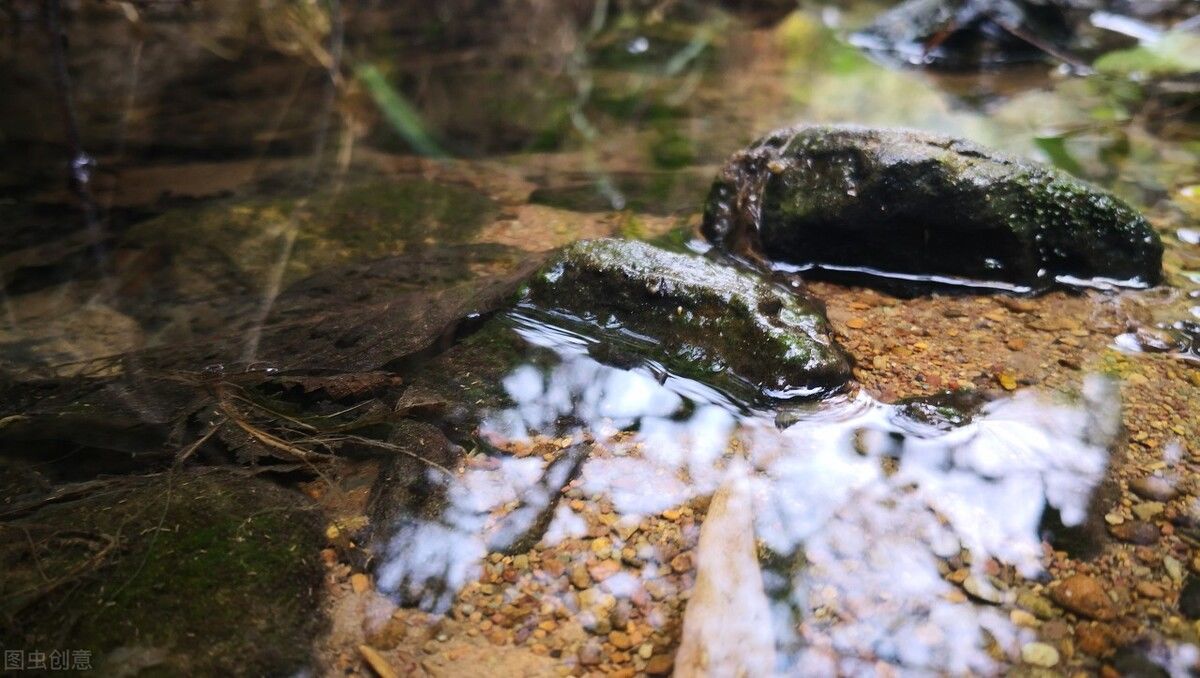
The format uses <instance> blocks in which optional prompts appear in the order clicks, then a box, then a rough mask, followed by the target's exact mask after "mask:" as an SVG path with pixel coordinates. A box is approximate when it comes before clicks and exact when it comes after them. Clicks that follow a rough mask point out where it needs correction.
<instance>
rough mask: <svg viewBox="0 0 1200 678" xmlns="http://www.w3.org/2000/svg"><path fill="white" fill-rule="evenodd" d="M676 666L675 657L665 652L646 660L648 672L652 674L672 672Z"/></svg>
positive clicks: (658, 674) (659, 674) (660, 674)
mask: <svg viewBox="0 0 1200 678" xmlns="http://www.w3.org/2000/svg"><path fill="white" fill-rule="evenodd" d="M674 666H675V658H674V657H670V656H668V655H665V654H660V655H655V656H653V657H651V658H650V661H648V662H646V673H648V674H650V675H652V676H663V675H666V674H668V673H670V672H671V669H672V668H673V667H674Z"/></svg>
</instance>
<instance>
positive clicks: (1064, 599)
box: [1050, 574, 1117, 621]
mask: <svg viewBox="0 0 1200 678" xmlns="http://www.w3.org/2000/svg"><path fill="white" fill-rule="evenodd" d="M1105 589H1106V587H1105V585H1104V584H1102V583H1101V582H1100V580H1098V579H1096V578H1095V577H1089V576H1088V575H1086V574H1075V575H1071V576H1070V577H1067V578H1066V579H1064V580H1063V582H1062V583H1061V584H1059V585H1058V586H1057V587H1055V588H1054V589H1052V590H1051V591H1050V597H1051V598H1052V599H1053V600H1054V602H1055V603H1058V605H1059V606H1060V607H1062V608H1064V609H1066V610H1068V611H1070V612H1074V613H1075V614H1078V615H1080V616H1083V617H1087V618H1089V619H1095V620H1097V621H1112V620H1113V619H1116V618H1117V610H1116V608H1115V607H1114V606H1113V602H1112V600H1111V599H1110V598H1109V597H1108V593H1107V591H1106V590H1105Z"/></svg>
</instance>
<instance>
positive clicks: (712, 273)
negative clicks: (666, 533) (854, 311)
mask: <svg viewBox="0 0 1200 678" xmlns="http://www.w3.org/2000/svg"><path fill="white" fill-rule="evenodd" d="M528 301H529V302H532V304H533V305H535V306H537V307H541V308H542V309H547V310H550V311H552V312H557V313H559V314H566V315H568V316H570V318H572V319H575V320H580V321H583V322H585V323H588V324H590V325H592V326H593V327H594V328H595V329H598V330H599V331H601V332H603V333H605V337H606V338H607V339H612V340H615V341H618V342H621V343H623V344H626V345H627V347H628V348H630V349H632V350H633V351H634V352H636V353H639V354H642V355H645V356H647V357H649V358H651V359H654V360H659V361H661V362H662V363H664V365H665V366H666V367H667V368H668V369H670V370H671V371H673V372H676V373H678V374H681V375H683V376H687V377H691V378H694V379H697V380H699V381H702V382H706V383H712V384H715V385H717V386H720V387H724V388H729V389H732V390H734V391H742V390H745V387H746V386H747V385H748V386H750V387H752V388H754V389H757V391H758V392H759V393H760V394H762V395H766V396H768V397H772V398H790V397H797V396H809V395H816V394H818V393H824V392H828V391H831V390H835V389H838V388H840V387H841V386H842V385H843V384H844V383H845V382H846V380H847V379H848V378H849V376H850V366H849V361H848V360H847V358H846V356H845V355H844V354H843V353H842V351H841V349H840V347H838V346H837V344H835V343H834V341H833V339H832V338H831V337H830V333H829V326H828V322H827V321H826V319H825V316H824V314H823V313H822V312H821V311H820V310H819V309H818V307H817V306H816V305H815V304H814V303H813V302H811V301H810V300H808V299H806V298H804V297H801V296H798V295H796V294H794V293H791V292H789V291H787V290H785V289H782V288H780V287H777V286H775V285H771V284H769V283H767V282H766V281H764V280H762V279H761V278H759V277H757V276H756V275H754V274H751V273H747V272H743V271H739V270H737V269H734V268H732V267H729V266H724V265H721V264H717V263H714V262H712V261H710V260H708V259H705V258H703V257H700V256H696V255H690V254H676V253H673V252H668V251H666V250H662V249H659V248H656V247H653V246H651V245H647V244H645V243H641V242H635V241H622V240H612V239H600V240H591V241H581V242H578V243H575V244H573V245H570V246H568V247H566V248H565V249H563V250H562V251H561V252H560V253H559V254H558V255H557V256H555V257H554V258H553V259H551V260H550V261H549V262H548V263H547V264H546V265H545V266H544V267H543V268H542V269H541V270H540V271H539V272H538V273H536V274H535V275H534V276H533V277H532V278H531V281H530V283H529V285H528Z"/></svg>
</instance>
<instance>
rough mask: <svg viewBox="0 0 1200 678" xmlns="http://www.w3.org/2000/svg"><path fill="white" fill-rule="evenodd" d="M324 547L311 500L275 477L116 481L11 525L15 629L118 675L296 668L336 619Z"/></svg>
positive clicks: (7, 601)
mask: <svg viewBox="0 0 1200 678" xmlns="http://www.w3.org/2000/svg"><path fill="white" fill-rule="evenodd" d="M321 544H322V541H321V533H320V526H319V521H318V520H317V516H316V514H315V513H314V512H312V511H311V509H310V508H309V507H308V505H307V502H306V501H305V500H304V499H303V498H302V497H301V496H300V495H298V494H295V493H293V492H289V491H287V490H284V489H282V488H280V487H277V486H275V485H273V484H270V483H268V482H265V481H261V480H257V479H253V478H246V477H243V476H239V475H234V474H230V473H224V472H206V473H177V474H174V475H157V476H151V477H145V478H136V479H128V480H126V479H122V480H119V481H115V482H114V483H113V484H112V485H110V486H107V487H105V488H103V489H100V490H98V491H96V492H94V493H93V494H91V495H90V496H88V497H86V498H84V499H81V500H78V501H74V502H68V503H62V504H51V505H48V506H46V507H44V508H42V509H41V510H40V511H38V512H37V513H35V514H33V515H31V516H28V517H27V518H25V519H22V520H20V521H17V522H13V523H9V524H5V525H3V526H2V529H0V548H2V549H3V550H2V551H0V555H2V557H3V565H4V567H5V571H6V575H5V578H4V581H3V583H2V584H0V593H2V594H3V595H2V600H3V612H4V617H5V625H6V626H7V627H8V628H7V629H6V630H5V635H6V636H7V637H9V638H13V639H19V640H17V642H16V643H14V644H13V646H14V647H22V646H24V647H29V648H33V647H60V648H61V647H69V648H74V649H85V650H90V651H91V652H92V657H93V660H92V661H93V666H95V667H96V668H97V669H99V670H101V671H104V672H105V673H108V674H113V673H117V672H120V671H132V672H133V673H138V670H139V669H140V673H138V675H164V676H165V675H183V674H193V675H195V674H202V675H235V674H236V675H284V674H292V673H294V672H296V671H297V670H300V669H302V668H304V667H306V666H307V665H308V664H309V663H310V644H311V642H312V639H313V637H314V636H315V635H316V633H317V632H318V631H319V630H320V627H321V623H322V622H321V619H322V617H321V614H320V612H319V609H320V608H319V604H318V603H319V601H318V591H319V587H320V583H321V577H322V568H321V565H320V563H319V562H318V559H317V555H318V552H319V549H320V546H321ZM48 582H58V585H57V586H49V584H48Z"/></svg>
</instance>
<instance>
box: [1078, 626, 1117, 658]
mask: <svg viewBox="0 0 1200 678" xmlns="http://www.w3.org/2000/svg"><path fill="white" fill-rule="evenodd" d="M1113 640H1114V639H1113V634H1112V631H1109V630H1108V627H1106V626H1104V625H1103V624H1096V623H1088V624H1080V625H1079V626H1077V627H1076V628H1075V645H1076V647H1078V648H1079V650H1080V651H1082V652H1083V653H1084V654H1090V655H1092V656H1093V657H1106V656H1108V655H1110V654H1112V651H1113Z"/></svg>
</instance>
